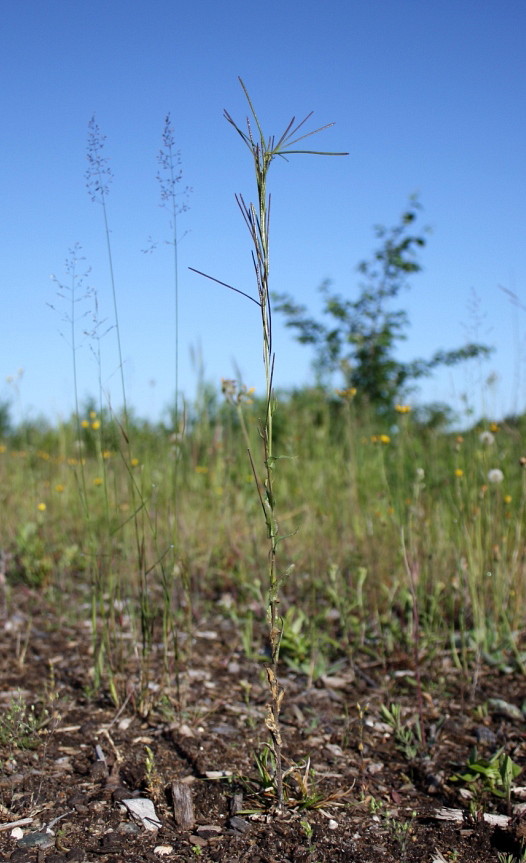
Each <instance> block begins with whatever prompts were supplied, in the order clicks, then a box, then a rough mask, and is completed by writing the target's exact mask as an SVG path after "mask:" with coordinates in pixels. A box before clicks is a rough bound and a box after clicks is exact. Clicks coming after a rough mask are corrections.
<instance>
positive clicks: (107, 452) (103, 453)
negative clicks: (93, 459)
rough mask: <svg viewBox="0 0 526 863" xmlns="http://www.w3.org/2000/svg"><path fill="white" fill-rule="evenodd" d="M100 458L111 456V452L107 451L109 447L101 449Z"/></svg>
mask: <svg viewBox="0 0 526 863" xmlns="http://www.w3.org/2000/svg"><path fill="white" fill-rule="evenodd" d="M102 458H111V452H110V451H109V449H105V450H103V452H102Z"/></svg>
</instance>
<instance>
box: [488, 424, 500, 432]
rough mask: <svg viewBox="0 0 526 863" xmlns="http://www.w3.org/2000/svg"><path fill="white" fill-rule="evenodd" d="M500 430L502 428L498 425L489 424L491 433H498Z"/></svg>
mask: <svg viewBox="0 0 526 863" xmlns="http://www.w3.org/2000/svg"><path fill="white" fill-rule="evenodd" d="M499 428H500V426H499V424H498V423H490V424H489V430H490V431H491V432H498V430H499Z"/></svg>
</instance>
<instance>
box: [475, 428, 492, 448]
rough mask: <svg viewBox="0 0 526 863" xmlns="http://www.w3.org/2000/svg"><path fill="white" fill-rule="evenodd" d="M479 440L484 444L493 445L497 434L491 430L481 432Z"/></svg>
mask: <svg viewBox="0 0 526 863" xmlns="http://www.w3.org/2000/svg"><path fill="white" fill-rule="evenodd" d="M479 441H480V442H481V444H484V446H491V444H492V443H495V435H493V434H492V433H491V432H490V431H483V432H481V433H480V434H479Z"/></svg>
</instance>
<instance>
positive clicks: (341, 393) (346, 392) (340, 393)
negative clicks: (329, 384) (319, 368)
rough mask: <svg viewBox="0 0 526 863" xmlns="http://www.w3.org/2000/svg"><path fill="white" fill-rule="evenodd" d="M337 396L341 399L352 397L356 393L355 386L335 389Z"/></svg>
mask: <svg viewBox="0 0 526 863" xmlns="http://www.w3.org/2000/svg"><path fill="white" fill-rule="evenodd" d="M335 393H336V395H337V396H340V398H342V399H349V401H350V400H351V399H353V398H354V397H355V395H356V393H357V389H356V387H348V388H347V389H346V390H335Z"/></svg>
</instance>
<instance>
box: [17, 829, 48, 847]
mask: <svg viewBox="0 0 526 863" xmlns="http://www.w3.org/2000/svg"><path fill="white" fill-rule="evenodd" d="M54 844H55V837H54V836H52V835H51V833H39V832H37V833H26V835H25V836H23V837H22V839H19V840H18V842H17V845H18V847H19V848H52V847H53V845H54Z"/></svg>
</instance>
